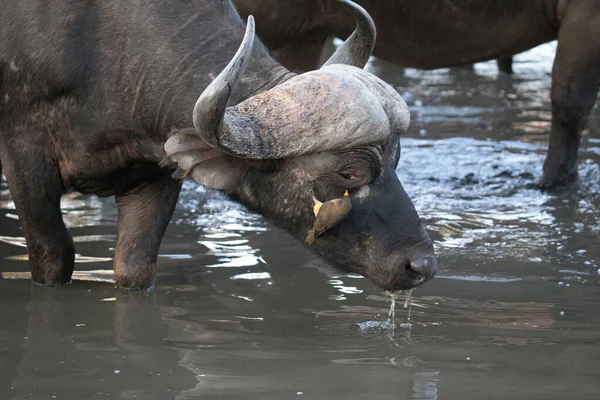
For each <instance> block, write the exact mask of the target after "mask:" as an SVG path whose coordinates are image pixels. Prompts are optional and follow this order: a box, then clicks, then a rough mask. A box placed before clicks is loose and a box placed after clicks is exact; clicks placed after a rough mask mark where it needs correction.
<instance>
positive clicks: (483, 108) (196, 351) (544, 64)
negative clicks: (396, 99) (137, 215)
mask: <svg viewBox="0 0 600 400" xmlns="http://www.w3.org/2000/svg"><path fill="white" fill-rule="evenodd" d="M554 49H555V44H553V43H551V44H548V45H544V46H540V47H539V48H536V49H534V50H532V51H530V52H527V53H524V54H521V55H518V56H517V57H516V59H515V65H514V69H515V75H514V76H511V77H509V76H504V75H501V74H498V72H497V68H496V66H495V63H494V62H489V63H481V64H476V65H475V67H474V69H473V70H470V69H468V68H461V69H444V70H435V71H419V70H412V69H406V70H401V69H398V68H397V67H394V66H392V65H389V64H385V63H382V62H379V61H378V60H373V61H372V62H371V63H370V65H369V69H370V70H371V71H373V72H375V73H377V74H379V75H380V76H382V77H383V78H384V79H386V80H387V81H388V82H391V83H393V85H394V86H395V87H396V88H397V89H398V91H399V92H400V93H402V94H403V96H404V98H405V99H406V101H407V103H408V104H409V106H410V109H411V116H412V122H411V128H410V130H409V132H408V135H407V136H406V137H403V138H402V140H401V144H402V158H401V160H400V164H399V166H398V170H397V172H398V175H399V177H400V179H401V181H402V183H403V185H404V187H405V189H406V191H407V192H408V194H409V195H410V196H411V198H412V199H413V201H414V203H415V206H416V208H417V210H418V212H419V215H420V216H421V218H422V220H423V221H424V223H425V225H426V227H427V229H428V230H429V232H430V234H431V236H432V239H434V241H435V246H436V252H437V255H438V258H439V264H440V272H439V274H438V276H437V277H436V278H435V279H434V280H433V281H431V282H429V283H427V284H426V285H424V286H423V287H420V288H418V289H416V290H415V291H414V293H413V296H412V298H411V301H410V307H409V308H404V307H398V308H397V309H396V313H395V319H393V320H392V319H390V318H389V317H388V311H389V305H390V303H389V297H388V296H386V294H385V293H383V292H382V291H381V290H379V289H377V288H375V287H374V286H373V285H372V284H371V283H369V282H368V281H367V280H366V279H364V278H361V277H359V276H356V275H340V274H338V273H337V272H336V271H334V270H332V269H330V268H329V267H328V266H327V265H326V264H325V263H324V262H323V261H321V260H319V259H318V258H317V257H315V256H314V255H312V254H311V253H310V252H309V251H308V250H306V249H305V248H304V247H303V246H302V244H301V243H298V242H297V241H295V240H294V239H292V238H291V237H290V236H288V235H286V234H285V233H284V232H282V231H281V230H279V229H276V228H274V227H273V226H272V225H271V224H269V223H268V222H266V221H265V220H264V219H262V218H261V217H260V216H258V215H256V214H253V213H250V212H248V211H247V210H245V209H244V208H243V207H240V206H239V205H237V204H235V203H233V202H231V201H229V200H227V199H226V198H225V196H222V195H219V194H217V193H211V192H207V191H205V190H203V189H202V188H199V187H197V186H196V185H193V184H186V185H185V186H184V190H183V192H182V195H181V198H180V201H179V205H178V207H177V210H176V211H175V215H174V216H173V220H172V223H171V225H170V226H169V228H168V231H167V234H166V237H165V240H164V242H163V245H162V247H161V252H160V258H159V274H158V275H159V276H158V286H157V288H156V290H155V291H154V292H149V293H136V292H125V291H119V290H116V289H114V287H113V285H112V283H111V282H112V274H111V268H112V267H111V263H112V257H113V248H114V243H115V235H116V220H117V213H116V207H115V205H114V201H113V200H111V199H98V198H96V197H90V196H81V195H76V194H72V195H69V196H66V197H65V199H64V200H63V203H62V206H63V210H64V212H65V216H64V218H65V221H66V223H67V225H68V227H69V229H70V231H71V232H72V234H73V236H74V239H75V242H76V246H77V253H78V257H77V263H76V270H77V275H76V280H75V281H74V282H73V283H72V284H70V285H68V286H65V287H62V288H44V287H39V286H37V285H34V284H31V283H30V282H29V281H28V280H27V278H28V273H27V270H28V269H27V262H26V261H25V260H26V249H25V247H24V246H25V245H24V240H23V238H22V234H21V231H20V229H19V227H18V220H17V217H16V212H15V210H14V205H13V203H12V202H11V200H10V195H9V193H8V190H7V187H6V183H5V182H4V181H3V182H2V184H1V187H0V190H1V194H2V201H1V205H0V273H1V278H0V301H1V302H2V304H3V306H2V307H1V308H0V321H2V322H1V323H0V398H2V399H51V398H57V399H69V400H70V399H73V400H75V399H82V398H103V397H104V398H126V399H133V398H143V399H157V400H158V399H161V400H163V399H192V398H199V397H200V398H207V399H210V398H225V399H237V398H240V399H241V398H243V399H277V400H279V399H349V398H352V399H353V398H369V399H391V398H394V399H427V400H433V399H463V398H467V397H468V398H474V399H475V398H477V399H479V398H510V399H548V398H569V399H571V398H572V399H595V398H597V394H598V392H599V391H600V383H599V382H600V379H599V378H600V372H599V371H598V368H597V366H598V359H599V358H600V350H599V349H600V348H599V346H598V342H600V314H599V313H598V312H597V310H598V299H599V298H600V271H599V269H600V263H599V260H600V111H599V110H598V107H596V108H595V109H594V110H593V111H592V114H591V116H590V120H589V124H588V129H587V130H586V132H585V135H584V137H583V140H582V151H581V152H580V167H579V171H580V176H581V182H580V185H579V188H578V190H572V191H569V192H567V193H562V194H558V195H549V194H543V193H540V192H539V191H538V190H537V189H536V188H535V184H536V181H537V179H539V177H540V176H541V168H542V162H543V159H544V157H545V152H546V145H547V139H548V137H547V131H548V129H549V124H550V113H549V110H550V105H549V101H548V94H549V90H550V77H549V72H550V69H551V62H552V57H553V51H554ZM400 300H401V301H402V300H403V297H400ZM409 311H410V317H409Z"/></svg>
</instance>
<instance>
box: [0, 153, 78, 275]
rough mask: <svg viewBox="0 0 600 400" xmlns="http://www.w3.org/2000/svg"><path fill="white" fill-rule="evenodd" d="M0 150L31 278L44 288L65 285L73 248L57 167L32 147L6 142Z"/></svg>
mask: <svg viewBox="0 0 600 400" xmlns="http://www.w3.org/2000/svg"><path fill="white" fill-rule="evenodd" d="M24 148H26V149H27V153H25V154H24V153H23V149H24ZM3 150H5V151H3V152H2V155H1V156H2V162H3V166H4V173H5V175H6V181H7V182H8V187H9V189H10V193H11V196H12V199H13V201H14V203H15V206H16V209H17V214H18V215H19V221H20V223H21V228H22V229H23V235H24V236H25V240H26V242H27V252H28V254H29V268H30V270H31V277H32V279H33V280H34V281H35V282H37V283H40V284H44V285H62V284H65V283H68V282H69V281H70V280H71V275H72V274H73V268H74V263H75V248H74V247H73V239H71V236H70V235H69V232H68V231H67V227H66V226H65V224H64V222H63V219H62V214H61V211H60V198H61V196H62V192H63V188H62V184H61V180H60V176H59V173H58V170H57V168H56V164H55V163H54V162H53V160H51V159H50V158H49V157H48V156H47V155H46V154H45V152H44V149H41V148H39V147H37V146H35V145H31V144H29V145H28V144H25V143H10V144H9V143H7V144H6V145H5V148H4V149H3Z"/></svg>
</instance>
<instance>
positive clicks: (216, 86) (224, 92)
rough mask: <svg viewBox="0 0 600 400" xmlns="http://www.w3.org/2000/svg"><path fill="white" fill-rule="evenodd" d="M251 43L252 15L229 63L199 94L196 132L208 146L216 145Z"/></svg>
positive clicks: (195, 111)
mask: <svg viewBox="0 0 600 400" xmlns="http://www.w3.org/2000/svg"><path fill="white" fill-rule="evenodd" d="M253 43H254V17H253V16H252V15H249V16H248V21H247V23H246V33H245V34H244V39H243V40H242V43H241V44H240V47H239V48H238V51H237V52H236V53H235V55H234V56H233V58H232V59H231V61H230V62H229V64H227V66H226V67H225V69H223V71H221V73H220V74H219V75H218V76H217V78H216V79H215V80H214V81H212V82H211V84H210V85H208V87H207V88H206V89H204V91H203V92H202V94H201V95H200V97H199V98H198V101H196V105H195V106H194V112H193V116H192V118H193V120H194V127H195V128H196V131H198V133H199V134H200V136H201V137H202V139H204V141H206V142H207V143H208V144H209V145H211V146H218V144H219V143H218V140H219V133H220V131H221V124H222V121H223V115H224V114H225V110H226V107H227V102H228V101H229V97H230V96H231V92H232V91H233V89H234V88H235V85H236V83H237V81H238V79H239V77H240V75H241V74H242V72H243V71H244V69H245V68H246V65H247V64H248V60H249V59H250V55H251V53H252V45H253Z"/></svg>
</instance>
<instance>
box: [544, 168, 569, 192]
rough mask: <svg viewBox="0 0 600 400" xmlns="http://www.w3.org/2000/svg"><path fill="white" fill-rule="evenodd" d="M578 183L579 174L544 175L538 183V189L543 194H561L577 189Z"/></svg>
mask: <svg viewBox="0 0 600 400" xmlns="http://www.w3.org/2000/svg"><path fill="white" fill-rule="evenodd" d="M577 183H578V175H577V173H576V172H575V173H568V174H544V176H543V177H542V179H541V180H540V181H539V182H538V184H537V187H538V189H540V190H541V191H542V192H560V191H565V190H569V189H573V188H574V187H576V186H577V185H576V184H577Z"/></svg>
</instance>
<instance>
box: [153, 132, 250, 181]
mask: <svg viewBox="0 0 600 400" xmlns="http://www.w3.org/2000/svg"><path fill="white" fill-rule="evenodd" d="M164 148H165V152H166V153H167V158H165V159H164V160H163V161H162V162H161V166H162V167H167V166H176V167H177V169H176V171H175V172H174V173H173V178H175V179H186V178H190V179H192V180H194V181H195V182H197V183H199V184H201V185H204V186H206V187H207V188H210V189H217V190H223V191H225V192H226V193H233V192H235V190H236V189H237V187H238V186H239V184H240V182H241V180H242V178H243V177H244V175H245V174H246V172H247V171H248V169H250V168H252V167H254V165H253V164H255V163H256V161H250V160H244V159H242V158H238V157H234V156H231V155H228V154H226V153H223V152H221V151H219V150H218V149H217V148H214V147H211V146H209V145H208V144H207V143H206V142H205V141H204V140H202V138H201V137H200V136H198V134H197V133H196V131H195V130H193V129H188V130H183V131H176V132H173V134H172V136H171V137H170V138H169V139H168V140H167V142H166V143H165V146H164Z"/></svg>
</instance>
